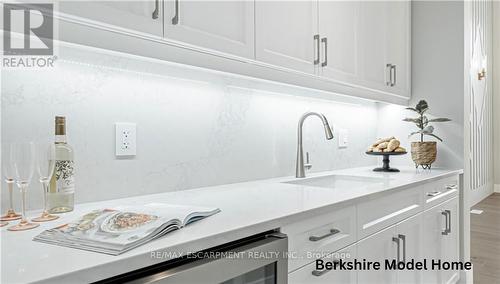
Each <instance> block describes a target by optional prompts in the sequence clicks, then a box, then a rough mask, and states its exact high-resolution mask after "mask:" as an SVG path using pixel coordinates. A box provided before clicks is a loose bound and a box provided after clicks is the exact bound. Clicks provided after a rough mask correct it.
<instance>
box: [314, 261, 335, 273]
mask: <svg viewBox="0 0 500 284" xmlns="http://www.w3.org/2000/svg"><path fill="white" fill-rule="evenodd" d="M339 262H340V261H338V260H335V261H333V263H334V264H335V263H339ZM330 271H331V269H324V270H313V271H312V272H311V274H312V275H314V276H317V277H319V276H322V275H323V274H325V273H327V272H330Z"/></svg>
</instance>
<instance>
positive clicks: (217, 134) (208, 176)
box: [1, 47, 377, 208]
mask: <svg viewBox="0 0 500 284" xmlns="http://www.w3.org/2000/svg"><path fill="white" fill-rule="evenodd" d="M59 58H60V59H59V60H58V62H57V63H56V66H57V67H56V68H54V69H51V70H48V71H40V70H37V71H27V70H5V71H4V72H3V73H2V105H1V111H2V112H1V124H2V143H8V142H13V141H27V140H42V139H52V136H53V131H54V130H53V128H54V127H53V120H54V116H55V115H66V116H67V124H68V131H67V132H68V137H69V142H70V144H71V145H73V146H74V149H75V152H76V166H77V169H76V170H77V176H76V201H77V202H78V203H80V202H87V201H96V200H105V199H112V198H119V197H125V196H134V195H140V194H150V193H158V192H165V191H174V190H182V189H188V188H194V187H200V186H207V185H215V184H225V183H233V182H239V181H246V180H253V179H262V178H269V177H276V176H286V175H293V174H294V169H295V155H296V154H295V153H296V127H297V121H298V118H299V116H300V115H301V114H302V113H304V112H306V111H309V110H312V111H319V112H323V113H325V115H326V116H327V117H328V119H329V120H330V122H331V124H332V125H335V126H337V127H342V128H345V129H348V130H349V135H350V137H349V141H350V145H349V147H348V148H347V149H338V148H337V147H336V145H337V141H336V140H334V141H326V140H325V137H324V131H323V129H322V124H321V122H320V121H319V120H317V118H315V117H311V119H309V120H308V121H306V123H305V125H304V128H305V132H304V145H305V150H306V151H309V152H310V153H311V162H312V164H313V170H314V171H323V170H328V169H335V168H347V167H356V166H365V165H373V164H374V163H375V162H376V159H375V158H373V157H368V156H366V155H365V154H364V150H365V148H366V146H367V144H368V143H369V142H368V141H372V140H374V139H375V137H376V125H377V122H376V121H377V107H376V103H374V102H369V101H365V100H360V99H352V98H345V97H341V96H335V95H331V94H326V93H322V92H314V91H311V90H307V89H302V88H296V87H290V86H282V85H278V84H271V83H266V82H263V81H255V80H249V79H245V78H241V77H236V76H226V75H222V74H219V73H213V72H205V71H202V70H198V69H194V68H187V67H183V66H178V65H173V64H167V63H161V62H158V61H154V60H149V59H143V58H136V57H131V56H121V55H118V54H115V53H110V52H104V51H98V50H95V49H87V48H84V49H81V48H68V47H60V50H59ZM262 89H265V90H266V91H262ZM325 99H334V101H332V100H325ZM115 122H135V123H137V133H138V141H137V144H138V146H137V147H138V148H137V156H136V157H135V158H134V159H125V160H123V159H116V158H115V156H114V123H115ZM41 193H42V191H41V189H40V187H39V185H38V184H36V183H33V184H32V186H31V188H30V192H29V207H30V208H39V207H40V206H41V196H42V195H41ZM6 197H7V192H6V190H1V199H2V207H5V205H6V203H7V198H6ZM17 198H18V196H17ZM17 200H19V199H17Z"/></svg>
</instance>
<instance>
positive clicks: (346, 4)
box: [318, 1, 361, 84]
mask: <svg viewBox="0 0 500 284" xmlns="http://www.w3.org/2000/svg"><path fill="white" fill-rule="evenodd" d="M360 6H361V2H358V1H319V2H318V8H319V9H318V11H319V34H320V36H321V49H320V50H321V54H322V58H321V60H320V61H321V62H320V64H321V67H322V68H321V69H320V75H321V76H324V77H327V78H331V79H335V80H339V81H343V82H347V83H353V84H356V83H358V77H359V66H358V57H359V54H358V53H357V52H356V51H357V50H358V48H359V46H360V45H359V31H358V28H357V27H358V23H357V19H358V18H359V9H360Z"/></svg>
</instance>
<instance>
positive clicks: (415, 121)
mask: <svg viewBox="0 0 500 284" xmlns="http://www.w3.org/2000/svg"><path fill="white" fill-rule="evenodd" d="M403 121H406V122H413V123H421V121H422V120H421V119H420V117H418V118H405V119H403Z"/></svg>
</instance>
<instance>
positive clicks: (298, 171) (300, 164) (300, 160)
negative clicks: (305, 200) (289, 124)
mask: <svg viewBox="0 0 500 284" xmlns="http://www.w3.org/2000/svg"><path fill="white" fill-rule="evenodd" d="M311 115H315V116H317V117H319V118H320V119H321V121H322V122H323V126H324V128H325V135H326V139H327V140H331V139H333V134H332V130H331V129H330V125H329V124H328V120H327V119H326V117H325V116H324V115H323V114H321V113H317V112H306V113H304V114H303V115H302V116H301V117H300V119H299V125H298V128H297V163H296V166H295V177H297V178H303V177H306V173H305V169H304V151H303V149H302V126H303V125H304V120H306V118H307V117H309V116H311Z"/></svg>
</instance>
